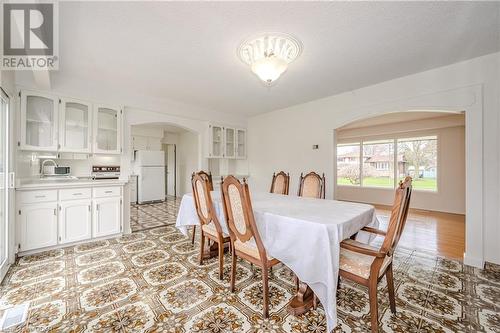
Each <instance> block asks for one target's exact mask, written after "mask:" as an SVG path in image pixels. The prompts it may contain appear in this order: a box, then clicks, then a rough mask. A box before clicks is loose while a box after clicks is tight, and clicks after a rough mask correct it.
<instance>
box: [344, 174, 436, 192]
mask: <svg viewBox="0 0 500 333" xmlns="http://www.w3.org/2000/svg"><path fill="white" fill-rule="evenodd" d="M337 184H338V185H349V186H358V185H353V184H351V182H350V181H349V180H348V179H347V178H337ZM363 186H373V187H387V188H393V181H392V179H390V178H385V177H365V178H363ZM413 189H415V190H432V191H437V181H436V179H435V178H419V179H414V180H413Z"/></svg>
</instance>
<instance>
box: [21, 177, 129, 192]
mask: <svg viewBox="0 0 500 333" xmlns="http://www.w3.org/2000/svg"><path fill="white" fill-rule="evenodd" d="M126 183H128V180H124V179H102V180H94V179H91V178H77V179H43V180H42V179H40V178H25V179H20V180H19V181H18V184H16V190H34V189H51V188H72V187H95V186H113V185H115V186H123V185H125V184H126Z"/></svg>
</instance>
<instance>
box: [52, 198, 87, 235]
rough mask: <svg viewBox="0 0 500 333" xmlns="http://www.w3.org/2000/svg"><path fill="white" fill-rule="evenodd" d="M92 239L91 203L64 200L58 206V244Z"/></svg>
mask: <svg viewBox="0 0 500 333" xmlns="http://www.w3.org/2000/svg"><path fill="white" fill-rule="evenodd" d="M90 238H92V202H91V200H90V199H86V200H66V201H61V203H60V204H59V243H60V244H65V243H71V242H78V241H82V240H86V239H90Z"/></svg>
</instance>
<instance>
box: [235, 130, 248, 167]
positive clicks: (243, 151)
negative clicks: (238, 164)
mask: <svg viewBox="0 0 500 333" xmlns="http://www.w3.org/2000/svg"><path fill="white" fill-rule="evenodd" d="M236 158H241V159H245V158H247V131H246V130H244V129H241V128H238V129H236Z"/></svg>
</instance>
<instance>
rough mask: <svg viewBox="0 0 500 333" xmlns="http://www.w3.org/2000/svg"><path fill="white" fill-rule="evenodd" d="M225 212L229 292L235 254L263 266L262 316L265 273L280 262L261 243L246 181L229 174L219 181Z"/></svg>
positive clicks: (266, 294)
mask: <svg viewBox="0 0 500 333" xmlns="http://www.w3.org/2000/svg"><path fill="white" fill-rule="evenodd" d="M221 188H222V198H223V200H222V201H223V206H224V213H225V216H226V221H227V224H228V226H229V235H230V237H231V248H232V258H231V292H234V284H235V279H236V277H235V276H236V258H237V257H241V258H243V259H245V260H247V261H249V262H250V263H251V264H254V265H257V266H259V267H260V268H261V270H262V286H263V294H264V296H263V297H264V308H263V316H264V318H268V317H269V285H268V283H269V281H268V280H269V278H268V274H269V271H268V269H270V268H271V267H272V266H274V265H276V264H279V263H280V261H279V260H278V259H275V258H272V257H271V256H269V255H268V254H267V251H266V249H265V247H264V244H262V240H261V238H260V234H259V230H258V229H257V225H256V223H255V218H254V215H253V210H252V203H251V200H250V192H249V190H248V184H247V183H246V181H245V180H243V184H242V183H240V181H239V180H238V179H237V178H235V177H233V176H228V177H226V178H225V179H224V181H223V182H222V184H221Z"/></svg>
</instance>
